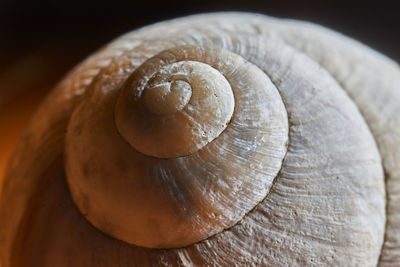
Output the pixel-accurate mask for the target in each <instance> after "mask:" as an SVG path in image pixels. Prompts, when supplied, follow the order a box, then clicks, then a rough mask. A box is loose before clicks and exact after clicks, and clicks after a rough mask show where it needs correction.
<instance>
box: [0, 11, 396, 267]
mask: <svg viewBox="0 0 400 267" xmlns="http://www.w3.org/2000/svg"><path fill="white" fill-rule="evenodd" d="M399 125H400V69H399V66H398V64H397V63H395V62H393V61H391V60H390V59H388V58H386V57H385V56H383V55H381V54H379V53H378V52H376V51H374V50H372V49H370V48H368V47H366V46H364V45H362V44H360V43H358V42H357V41H354V40H352V39H350V38H348V37H345V36H343V35H341V34H338V33H336V32H333V31H331V30H329V29H326V28H323V27H321V26H317V25H314V24H311V23H307V22H300V21H295V20H284V19H276V18H271V17H267V16H264V15H259V14H250V13H213V14H201V15H194V16H189V17H184V18H179V19H175V20H170V21H165V22H161V23H157V24H154V25H150V26H147V27H144V28H141V29H138V30H136V31H133V32H130V33H127V34H125V35H123V36H122V37H119V38H118V39H116V40H115V41H113V42H111V43H110V44H108V45H106V46H105V47H103V48H102V49H101V50H99V51H98V52H97V53H95V54H93V55H92V56H90V57H89V58H88V59H86V60H85V61H84V62H83V63H81V64H80V65H78V66H77V67H76V68H75V69H73V70H72V71H71V72H70V73H69V74H68V75H67V76H66V78H65V79H64V80H63V81H62V82H61V83H60V84H59V85H58V86H57V87H56V88H55V89H54V90H53V91H52V92H51V93H50V95H49V96H48V97H47V98H46V99H45V101H44V102H43V103H42V105H41V107H40V108H39V110H38V111H37V113H36V114H35V116H34V118H33V119H32V121H31V123H30V125H29V126H28V127H27V130H26V131H25V133H24V136H23V138H21V140H20V142H19V144H18V146H17V148H16V151H15V153H14V156H13V158H12V160H11V162H10V164H9V168H8V171H7V174H6V179H5V182H4V186H3V192H2V193H1V200H0V265H1V266H2V267H14V266H17V267H21V266H33V267H35V266H40V267H43V266H59V267H67V266H74V267H77V266H96V267H98V266H104V267H106V266H400V205H399V203H400V126H399Z"/></svg>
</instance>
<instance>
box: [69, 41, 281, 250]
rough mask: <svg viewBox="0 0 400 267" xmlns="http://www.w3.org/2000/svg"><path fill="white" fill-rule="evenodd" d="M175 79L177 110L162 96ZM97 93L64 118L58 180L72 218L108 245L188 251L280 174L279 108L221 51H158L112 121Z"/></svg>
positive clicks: (128, 86) (261, 82)
mask: <svg viewBox="0 0 400 267" xmlns="http://www.w3.org/2000/svg"><path fill="white" fill-rule="evenodd" d="M177 81H182V85H183V87H179V88H178V90H181V91H180V92H179V94H180V95H182V94H183V96H184V97H183V98H184V99H183V100H179V101H178V104H176V101H175V99H176V98H175V97H174V98H175V99H173V100H171V101H170V99H168V98H167V97H165V93H164V92H165V90H166V89H169V90H171V89H170V87H171V86H172V85H173V84H174V83H176V82H177ZM167 82H168V83H169V84H167V85H165V83H167ZM175 86H178V85H175ZM160 87H161V89H160ZM146 90H147V91H146ZM152 90H157V91H158V92H156V94H155V98H154V97H153V96H154V93H152V92H151V91H152ZM160 90H161V91H164V92H161V93H160V92H159V91H160ZM184 90H187V91H189V90H190V91H191V93H190V95H191V96H190V99H189V97H188V94H187V92H185V91H184ZM146 93H147V94H146ZM97 94H99V92H95V90H94V91H93V92H92V95H91V96H89V97H88V98H89V99H84V100H83V101H82V103H81V104H80V107H79V108H78V109H77V110H76V111H75V112H74V114H73V116H72V118H71V121H70V124H69V127H68V134H67V139H66V163H67V164H66V173H67V179H68V183H69V186H70V189H71V193H72V196H73V199H74V201H75V203H76V204H77V206H78V207H79V209H80V211H81V212H82V213H83V214H85V217H86V218H87V219H88V220H89V221H90V222H91V223H92V224H93V225H95V226H96V227H97V228H99V229H101V230H102V231H103V232H105V233H108V234H109V235H111V236H113V237H115V238H118V239H121V240H124V241H126V242H128V243H131V244H135V245H138V246H144V247H150V248H171V247H183V246H188V245H191V244H193V243H197V242H199V241H201V240H204V239H206V238H208V237H210V236H212V235H214V234H217V233H219V232H222V231H223V230H224V229H227V228H230V227H232V226H233V225H235V224H236V223H238V222H239V221H240V220H242V219H243V217H244V216H245V215H246V214H247V213H248V212H249V211H250V210H252V209H253V208H254V207H255V206H256V205H257V204H258V203H259V202H260V201H262V200H263V199H264V198H265V197H266V195H267V194H268V192H269V189H270V188H271V186H272V183H273V180H274V178H275V177H276V176H277V174H278V172H279V170H280V169H281V165H282V161H283V158H284V155H285V153H286V147H287V141H288V121H287V114H286V109H285V107H284V104H283V101H282V99H281V97H280V95H279V93H278V91H277V90H276V88H275V86H274V85H273V84H272V82H271V81H270V79H269V78H268V76H267V75H266V74H265V73H264V72H263V71H261V70H260V69H259V68H258V67H256V66H254V65H253V64H251V63H250V62H248V61H246V60H245V59H243V58H242V57H241V56H239V55H237V54H234V53H232V52H229V51H228V50H225V49H222V48H218V47H210V46H178V47H175V48H172V49H169V50H166V51H163V52H161V53H159V54H158V55H156V56H154V57H152V58H151V59H149V60H147V61H146V62H144V63H143V64H142V65H141V66H140V67H139V68H138V69H137V70H136V71H135V72H133V74H132V75H131V76H130V77H129V78H128V79H127V80H126V82H124V84H123V85H122V89H121V93H120V95H119V97H118V99H117V100H116V102H115V112H114V114H113V110H114V109H113V108H110V110H104V108H103V107H108V104H105V103H104V101H105V100H94V99H98V98H97V97H96V95H97ZM149 94H150V96H149ZM150 97H152V98H150ZM102 98H110V97H107V96H106V95H103V96H102ZM160 101H164V103H163V104H161V105H162V107H161V108H159V107H158V106H157V107H154V105H156V104H159V103H158V102H160ZM95 102H96V103H97V104H95ZM181 102H183V103H184V105H182V104H181ZM149 103H150V104H149ZM171 103H172V106H173V107H172V108H171V106H170V104H171ZM93 104H94V105H95V106H93ZM177 107H179V108H177ZM171 110H172V112H171ZM103 111H104V112H103ZM113 120H115V122H114V121H113ZM88 121H90V123H87V122H88ZM85 122H86V123H85ZM107 124H108V125H109V126H105V125H107ZM114 125H115V126H116V127H115V128H116V129H115V128H113V127H114ZM104 129H109V131H107V130H104ZM100 131H103V133H102V134H99V132H100ZM104 135H106V136H105V137H104V138H103V136H104ZM127 143H128V144H129V145H127ZM82 144H85V145H84V146H83V145H82ZM97 144H102V145H101V146H98V145H97ZM105 152H106V153H105ZM99 154H102V155H104V156H100V155H99ZM248 161H251V164H247V162H248ZM87 168H91V169H90V171H88V170H87ZM111 173H112V175H111ZM122 188H124V189H122Z"/></svg>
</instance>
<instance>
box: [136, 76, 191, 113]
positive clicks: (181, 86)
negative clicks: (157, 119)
mask: <svg viewBox="0 0 400 267" xmlns="http://www.w3.org/2000/svg"><path fill="white" fill-rule="evenodd" d="M191 96H192V88H191V86H190V84H189V83H187V82H185V81H182V80H174V81H168V82H164V83H162V84H155V85H153V84H151V82H149V85H148V86H146V87H145V89H144V91H143V100H144V102H145V105H146V107H147V109H148V110H149V111H150V112H151V113H154V114H157V115H170V114H174V113H175V112H177V111H181V110H182V109H183V108H184V107H185V106H186V105H187V104H188V103H189V100H190V97H191Z"/></svg>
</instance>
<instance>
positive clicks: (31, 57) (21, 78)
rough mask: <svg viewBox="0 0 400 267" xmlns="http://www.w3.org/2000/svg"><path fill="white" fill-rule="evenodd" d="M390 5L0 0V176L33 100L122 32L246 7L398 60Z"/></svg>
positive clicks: (399, 18)
mask: <svg viewBox="0 0 400 267" xmlns="http://www.w3.org/2000/svg"><path fill="white" fill-rule="evenodd" d="M398 2H399V1H368V0H365V1H350V0H349V1H340V0H336V1H332V0H325V1H312V0H301V1H283V0H265V1H255V0H246V1H243V0H242V1H238V0H229V1H228V0H222V1H215V0H214V1H209V0H195V1H188V0H186V1H183V0H164V1H161V0H159V1H156V0H142V1H133V0H132V1H118V0H109V1H104V0H97V1H93V0H92V1H83V0H81V1H77V0H69V1H65V0H59V1H44V0H38V1H28V0H25V1H18V0H0V62H1V64H0V181H1V177H2V175H3V172H4V169H5V166H6V162H7V159H8V158H9V156H10V153H11V151H12V149H13V147H14V145H15V143H16V140H17V139H18V137H19V135H20V133H21V131H22V129H23V127H24V126H25V124H26V122H27V121H28V120H29V118H30V117H31V115H32V113H33V112H34V110H35V109H36V108H37V106H38V104H39V102H40V100H41V99H43V97H44V96H45V95H46V93H47V92H48V91H49V90H50V89H51V88H52V87H53V86H54V85H55V84H56V83H57V82H58V81H59V80H60V79H61V78H62V77H63V76H64V75H65V74H66V72H68V70H70V69H71V68H72V67H73V66H74V65H76V64H77V63H79V62H80V61H81V60H83V59H84V58H85V57H86V56H88V55H89V54H90V53H92V52H94V51H95V50H96V49H98V48H100V47H101V46H102V45H104V44H106V43H107V42H109V41H111V40H112V39H114V38H115V37H117V36H119V35H120V34H122V33H125V32H127V31H131V30H133V29H135V28H138V27H140V26H144V25H147V24H150V23H153V22H157V21H161V20H165V19H169V18H174V17H178V16H184V15H189V14H195V13H200V12H210V11H223V10H227V11H251V12H258V13H263V14H267V15H271V16H276V17H283V18H295V19H302V20H307V21H311V22H315V23H318V24H322V25H324V26H327V27H329V28H332V29H334V30H336V31H339V32H342V33H344V34H346V35H349V36H352V37H353V38H355V39H358V40H359V41H361V42H363V43H365V44H367V45H369V46H371V47H372V48H374V49H376V50H378V51H380V52H382V53H384V54H386V55H387V56H389V57H391V58H392V59H394V60H395V61H397V62H399V61H400V4H399V3H398Z"/></svg>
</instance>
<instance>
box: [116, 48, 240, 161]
mask: <svg viewBox="0 0 400 267" xmlns="http://www.w3.org/2000/svg"><path fill="white" fill-rule="evenodd" d="M160 57H161V56H160ZM158 60H159V58H158V57H156V58H153V59H150V60H149V61H148V62H145V63H144V64H143V65H142V66H141V67H140V68H139V69H138V70H137V71H136V72H135V73H133V75H132V77H131V80H128V81H127V82H126V84H125V86H124V88H123V92H122V93H121V95H120V98H119V104H118V105H117V107H116V116H115V118H116V126H117V128H118V130H119V132H120V134H121V136H122V137H123V138H124V139H125V140H126V141H127V142H128V143H129V144H130V145H131V146H132V148H134V149H135V150H136V151H138V152H140V153H142V154H144V155H148V156H152V157H156V158H164V159H167V158H176V157H183V156H188V155H190V154H193V153H195V152H197V151H199V150H200V149H202V148H203V147H204V146H206V145H207V144H209V143H210V142H212V141H213V140H214V139H215V138H217V137H218V136H219V135H220V134H221V132H222V131H223V130H224V129H225V128H226V127H227V125H228V123H229V121H230V120H231V118H232V115H233V110H234V106H235V99H234V97H233V92H232V88H231V85H230V84H229V82H228V81H227V80H226V78H225V77H224V75H222V74H221V73H220V72H219V71H218V70H217V69H215V68H213V67H212V66H210V65H208V64H205V63H202V62H198V61H191V60H185V61H178V62H171V63H167V64H165V62H166V60H165V58H162V62H163V63H164V64H165V65H161V66H159V68H158V69H154V66H155V65H156V64H154V62H153V61H158ZM157 63H158V62H157ZM149 72H150V73H149Z"/></svg>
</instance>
